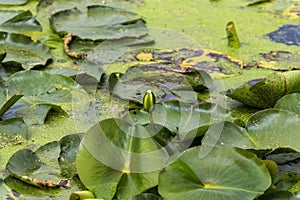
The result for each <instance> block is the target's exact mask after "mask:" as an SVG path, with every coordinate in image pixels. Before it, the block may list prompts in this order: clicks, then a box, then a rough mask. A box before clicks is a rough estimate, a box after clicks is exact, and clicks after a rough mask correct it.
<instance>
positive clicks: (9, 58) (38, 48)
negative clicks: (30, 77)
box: [0, 32, 52, 69]
mask: <svg viewBox="0 0 300 200" xmlns="http://www.w3.org/2000/svg"><path fill="white" fill-rule="evenodd" d="M0 47H1V52H0V54H1V55H4V59H3V60H2V63H5V64H7V65H8V64H13V63H17V64H19V65H21V66H22V67H23V68H24V69H32V68H34V67H36V66H42V65H45V64H46V63H47V62H48V61H49V60H50V59H52V55H51V54H50V52H49V49H48V47H46V46H45V45H44V44H42V43H41V42H39V41H36V42H34V41H32V40H31V38H30V37H27V36H24V35H20V34H16V33H7V32H0Z"/></svg>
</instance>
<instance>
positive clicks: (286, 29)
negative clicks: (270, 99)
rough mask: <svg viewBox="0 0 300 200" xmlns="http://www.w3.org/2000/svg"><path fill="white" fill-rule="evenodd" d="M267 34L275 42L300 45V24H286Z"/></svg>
mask: <svg viewBox="0 0 300 200" xmlns="http://www.w3.org/2000/svg"><path fill="white" fill-rule="evenodd" d="M267 36H268V37H269V38H270V39H271V40H272V41H274V42H278V43H284V44H286V45H295V46H300V25H293V24H286V25H283V26H281V27H280V28H279V29H278V30H276V31H274V32H271V33H268V34H267Z"/></svg>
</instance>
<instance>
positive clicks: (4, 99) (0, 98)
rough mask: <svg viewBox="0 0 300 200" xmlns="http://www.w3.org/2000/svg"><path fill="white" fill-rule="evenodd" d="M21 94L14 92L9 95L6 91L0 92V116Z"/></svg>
mask: <svg viewBox="0 0 300 200" xmlns="http://www.w3.org/2000/svg"><path fill="white" fill-rule="evenodd" d="M22 97H23V95H18V94H14V95H12V96H11V97H9V96H6V91H2V92H0V103H1V107H0V116H2V115H3V114H4V113H5V112H6V111H7V110H8V109H9V108H10V107H11V106H13V105H14V104H15V103H16V102H17V101H18V100H19V99H20V98H22Z"/></svg>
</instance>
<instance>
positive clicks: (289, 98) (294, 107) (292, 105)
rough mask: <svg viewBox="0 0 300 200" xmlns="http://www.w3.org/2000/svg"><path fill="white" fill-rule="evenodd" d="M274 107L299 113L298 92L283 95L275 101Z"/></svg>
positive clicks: (299, 96) (299, 94) (299, 98)
mask: <svg viewBox="0 0 300 200" xmlns="http://www.w3.org/2000/svg"><path fill="white" fill-rule="evenodd" d="M274 108H278V109H282V110H288V111H292V112H295V113H297V114H299V115H300V93H294V94H288V95H285V96H284V97H282V98H281V99H279V100H278V101H277V103H276V105H275V106H274Z"/></svg>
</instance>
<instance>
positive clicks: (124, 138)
mask: <svg viewBox="0 0 300 200" xmlns="http://www.w3.org/2000/svg"><path fill="white" fill-rule="evenodd" d="M168 134H170V133H169V132H168V131H167V130H166V129H164V128H163V127H161V126H159V125H156V126H155V125H152V126H145V127H143V126H141V125H133V124H130V123H129V122H127V121H125V120H122V119H117V118H115V119H114V118H111V119H106V120H103V121H100V122H99V123H98V124H96V125H94V126H93V127H92V128H90V129H89V130H88V131H87V133H85V135H84V137H83V139H82V142H81V144H80V147H79V150H78V153H77V159H76V165H77V170H78V174H79V177H80V179H81V180H82V182H83V184H84V185H85V186H86V187H87V188H88V189H89V190H90V191H92V192H93V193H94V194H95V196H96V197H97V198H104V199H111V198H112V197H113V196H115V195H116V196H117V197H118V198H120V199H129V198H131V197H132V196H134V195H137V194H139V193H141V192H143V191H145V190H147V189H149V188H152V187H154V186H155V185H157V184H158V173H159V170H160V169H161V168H162V167H163V166H164V165H166V162H167V160H168V159H169V155H168V152H167V151H166V150H165V149H164V148H162V147H161V145H160V143H159V142H157V141H156V140H155V139H154V138H152V137H151V136H154V135H155V137H156V138H157V137H159V136H160V135H161V136H163V135H168ZM99 152H101V154H99ZM112 155H113V157H112Z"/></svg>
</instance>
